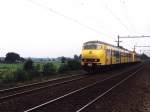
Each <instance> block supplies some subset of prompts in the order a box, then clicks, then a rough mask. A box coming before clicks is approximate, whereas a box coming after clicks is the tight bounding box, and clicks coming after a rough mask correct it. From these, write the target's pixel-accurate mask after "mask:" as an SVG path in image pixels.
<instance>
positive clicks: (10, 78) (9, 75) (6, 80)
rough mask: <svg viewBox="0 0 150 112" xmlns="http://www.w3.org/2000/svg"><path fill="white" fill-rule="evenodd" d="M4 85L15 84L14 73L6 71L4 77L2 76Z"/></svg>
mask: <svg viewBox="0 0 150 112" xmlns="http://www.w3.org/2000/svg"><path fill="white" fill-rule="evenodd" d="M1 82H2V83H13V82H15V78H14V72H13V71H11V70H10V71H4V72H3V75H2V76H1Z"/></svg>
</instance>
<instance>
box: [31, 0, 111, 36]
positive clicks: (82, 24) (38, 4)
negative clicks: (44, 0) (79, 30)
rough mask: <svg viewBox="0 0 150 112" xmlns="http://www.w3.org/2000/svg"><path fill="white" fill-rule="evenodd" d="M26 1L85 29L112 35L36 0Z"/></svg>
mask: <svg viewBox="0 0 150 112" xmlns="http://www.w3.org/2000/svg"><path fill="white" fill-rule="evenodd" d="M28 1H29V2H31V3H33V4H35V5H37V6H39V7H42V8H44V9H46V10H48V11H50V12H52V13H55V14H56V15H58V16H61V17H63V18H65V19H67V20H70V21H72V22H75V23H77V24H79V25H80V26H82V27H85V28H87V29H89V30H91V31H94V32H96V33H100V34H103V35H105V36H107V37H112V36H111V35H109V34H107V33H104V32H103V31H100V30H97V29H95V28H93V27H91V26H89V25H86V24H84V23H82V22H80V21H79V20H77V19H74V18H73V17H69V16H67V15H65V14H63V13H61V12H59V11H56V10H54V9H53V8H51V7H46V6H44V5H42V4H40V3H38V2H35V1H34V0H28Z"/></svg>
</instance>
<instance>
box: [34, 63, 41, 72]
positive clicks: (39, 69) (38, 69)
mask: <svg viewBox="0 0 150 112" xmlns="http://www.w3.org/2000/svg"><path fill="white" fill-rule="evenodd" d="M35 70H36V71H38V72H40V71H41V65H40V64H36V65H35Z"/></svg>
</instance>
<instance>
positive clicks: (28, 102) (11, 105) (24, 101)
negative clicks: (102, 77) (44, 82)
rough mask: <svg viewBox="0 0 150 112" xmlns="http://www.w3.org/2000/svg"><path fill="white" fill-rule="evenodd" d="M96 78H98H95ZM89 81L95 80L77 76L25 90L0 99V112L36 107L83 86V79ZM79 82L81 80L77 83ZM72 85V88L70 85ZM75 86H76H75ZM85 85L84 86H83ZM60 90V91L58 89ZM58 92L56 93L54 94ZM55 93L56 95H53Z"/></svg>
mask: <svg viewBox="0 0 150 112" xmlns="http://www.w3.org/2000/svg"><path fill="white" fill-rule="evenodd" d="M97 77H98V76H97ZM86 78H87V79H89V81H91V82H92V81H94V79H95V80H96V79H97V78H96V77H93V78H92V75H90V76H87V75H85V74H84V75H83V74H82V75H78V76H77V77H70V78H69V79H68V80H65V81H60V82H57V83H54V84H50V85H48V86H44V87H39V88H36V89H31V90H26V91H23V92H22V91H21V92H17V93H14V94H10V95H8V96H4V97H1V98H0V111H2V112H3V111H4V112H10V111H11V112H17V111H18V112H20V111H23V110H24V109H26V108H29V107H32V106H35V105H38V104H39V103H42V102H45V101H47V100H48V99H53V98H55V97H58V95H62V94H65V92H67V91H73V90H74V89H77V88H79V87H80V86H83V85H82V84H81V83H82V81H84V80H85V79H86ZM79 80H81V81H80V82H81V83H79ZM73 84H74V88H72V86H71V85H73ZM76 85H77V86H76ZM84 85H85V84H84ZM60 88H62V89H60ZM56 92H58V93H56ZM55 93H56V94H55Z"/></svg>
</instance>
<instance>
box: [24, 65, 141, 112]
mask: <svg viewBox="0 0 150 112" xmlns="http://www.w3.org/2000/svg"><path fill="white" fill-rule="evenodd" d="M140 66H141V64H140V65H138V66H136V67H134V68H130V69H129V70H128V71H125V72H121V73H118V74H117V75H113V76H110V77H108V78H105V79H103V80H101V81H96V82H95V83H93V84H89V85H87V86H85V87H82V88H80V89H77V90H75V91H72V92H70V93H67V94H65V95H62V96H60V97H58V98H55V99H53V100H50V101H47V102H45V103H43V104H41V105H38V106H35V107H33V108H30V109H28V110H25V111H24V112H34V111H35V110H40V108H42V107H44V106H46V105H49V104H51V103H54V102H56V101H59V100H61V99H63V98H66V97H68V96H70V95H73V94H76V93H78V92H80V91H83V90H86V89H88V88H91V87H93V86H95V85H97V84H101V83H103V82H105V81H108V80H110V79H113V78H115V77H117V76H120V75H122V74H124V73H127V72H129V71H131V70H134V69H135V68H136V69H137V68H139V67H140Z"/></svg>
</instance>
